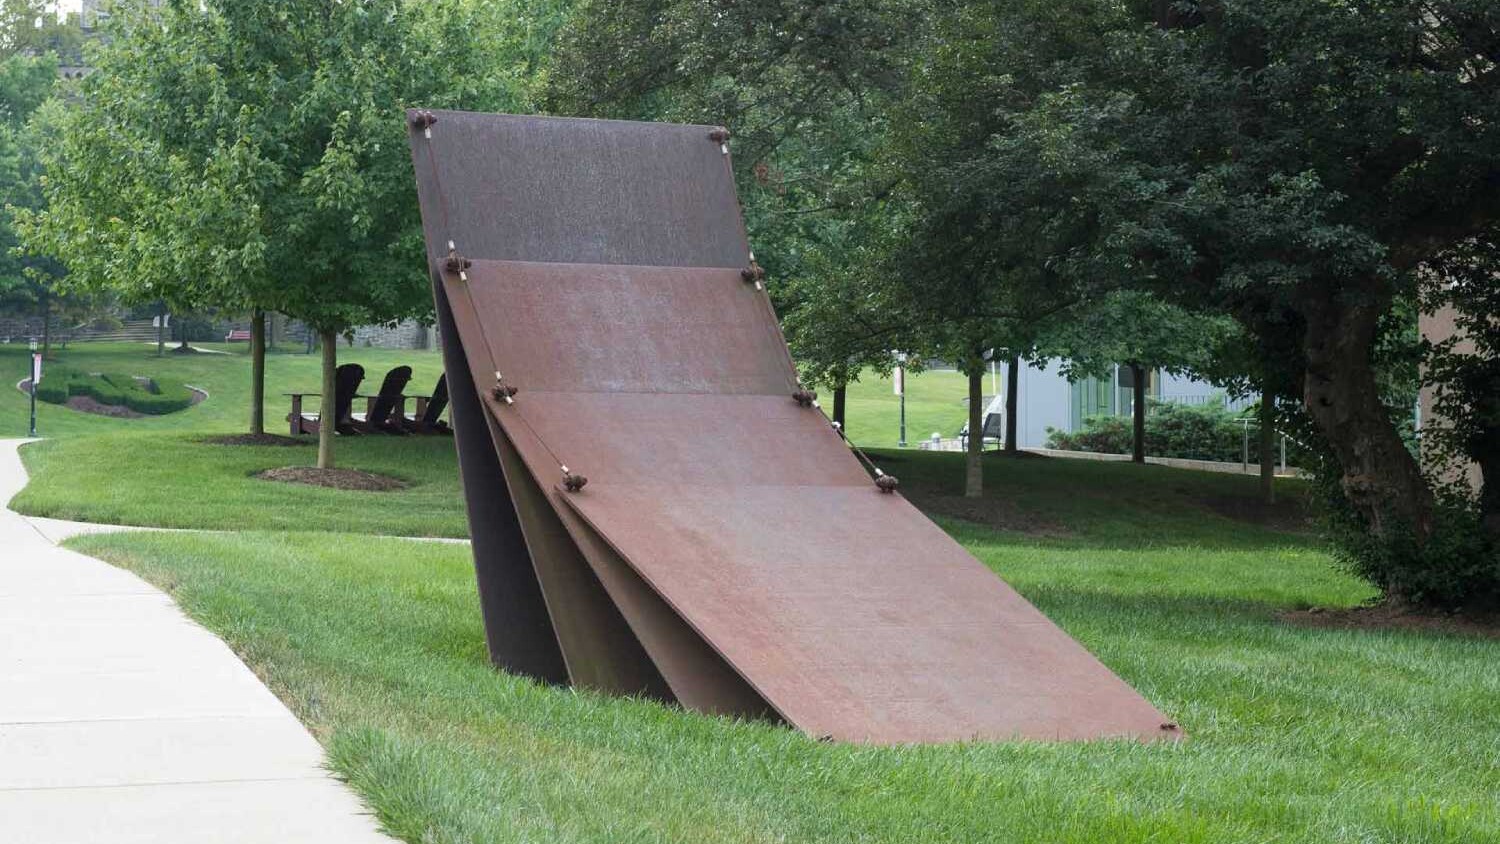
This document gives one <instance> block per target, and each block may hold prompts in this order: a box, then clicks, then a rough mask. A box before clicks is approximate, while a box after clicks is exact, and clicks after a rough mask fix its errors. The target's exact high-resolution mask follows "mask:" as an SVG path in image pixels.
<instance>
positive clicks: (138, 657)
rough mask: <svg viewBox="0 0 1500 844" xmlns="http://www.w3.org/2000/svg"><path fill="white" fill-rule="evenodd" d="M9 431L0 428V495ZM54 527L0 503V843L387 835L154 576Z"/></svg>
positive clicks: (14, 470)
mask: <svg viewBox="0 0 1500 844" xmlns="http://www.w3.org/2000/svg"><path fill="white" fill-rule="evenodd" d="M22 442H24V441H23V440H0V501H3V502H9V500H10V499H11V497H12V496H14V495H15V494H16V493H17V492H19V491H20V489H21V488H22V487H23V486H25V483H26V475H25V470H24V469H23V468H22V466H21V461H20V458H19V456H18V455H17V453H16V449H17V447H18V446H19V445H20V444H21V443H22ZM39 522H40V523H44V524H38V523H39ZM69 524H70V523H57V522H53V520H28V519H25V518H23V517H21V516H19V515H17V514H16V513H13V512H11V511H10V510H9V508H8V507H7V508H6V509H5V510H4V511H3V512H0V841H17V842H21V841H24V842H27V844H51V842H58V843H59V844H62V842H67V844H76V842H84V841H87V842H91V844H92V843H93V842H100V843H101V844H103V843H104V842H109V843H110V844H113V843H114V842H119V844H125V843H126V842H179V841H180V842H195V843H196V842H206V841H212V842H216V844H239V842H244V843H245V844H250V842H255V844H262V842H264V844H271V842H276V844H300V842H320V844H321V842H327V843H328V844H342V842H361V844H363V842H369V843H370V844H377V842H385V843H386V844H389V842H390V841H391V839H389V838H386V837H385V836H383V835H381V834H380V833H379V832H378V831H377V829H376V825H375V822H374V821H373V820H372V819H371V818H370V817H369V816H368V814H367V813H366V812H365V810H364V808H363V806H362V805H361V804H360V802H359V800H358V799H357V798H356V797H355V796H354V794H353V793H352V792H351V791H350V790H349V789H348V788H347V787H345V786H344V785H343V784H341V783H340V782H338V781H337V780H335V779H334V778H333V777H332V776H330V775H329V774H328V772H327V771H326V770H325V769H324V768H323V749H322V747H321V746H320V745H319V744H318V743H317V741H316V740H315V739H313V737H312V736H311V735H310V734H309V733H308V732H307V730H306V729H305V728H304V727H303V726H302V724H301V723H299V722H298V721H297V719H296V718H295V717H294V716H293V715H292V713H291V712H290V711H289V710H288V709H287V708H286V707H285V706H284V705H283V704H282V703H281V701H279V700H277V699H276V697H275V696H274V695H272V694H271V692H270V691H269V690H268V689H267V688H266V687H265V686H264V685H263V684H262V683H261V682H260V680H259V679H258V678H257V677H256V676H255V674H254V673H252V672H251V671H250V669H249V668H247V667H245V664H244V663H242V662H240V660H239V658H238V657H236V656H235V655H234V653H233V652H232V651H230V649H229V648H228V647H227V646H226V645H225V644H224V643H223V642H221V641H219V639H218V638H216V637H215V636H213V635H212V634H211V633H209V632H208V631H207V630H204V629H203V628H202V627H199V626H198V625H197V624H195V623H193V622H192V621H190V620H188V619H187V618H186V617H185V616H184V615H183V614H182V613H181V612H180V611H179V610H178V609H177V607H176V605H175V604H173V603H172V601H171V599H170V598H168V597H167V596H166V595H165V594H163V593H162V592H160V591H158V590H157V589H156V588H155V587H153V586H151V585H150V584H148V583H146V582H145V581H143V580H141V579H140V578H138V577H136V576H135V575H133V574H130V573H129V572H126V571H123V570H121V569H117V568H115V567H113V566H110V565H108V564H106V563H103V562H100V561H99V560H95V559H93V558H91V557H86V556H83V555H81V554H76V553H74V552H72V551H68V550H66V549H63V548H59V547H57V545H56V540H55V539H54V538H53V537H54V536H57V535H71V533H76V532H77V531H69V530H68V529H67V526H68V525H69Z"/></svg>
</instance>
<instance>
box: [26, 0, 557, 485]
mask: <svg viewBox="0 0 1500 844" xmlns="http://www.w3.org/2000/svg"><path fill="white" fill-rule="evenodd" d="M514 11H515V9H514V8H513V7H510V6H508V5H506V4H480V3H470V2H462V0H446V2H436V3H417V2H407V1H406V0H360V2H352V3H351V2H335V0H321V1H320V2H294V1H293V0H274V2H258V3H248V4H247V3H232V2H227V0H214V2H207V3H203V4H199V3H189V2H174V3H170V4H168V5H166V6H164V7H162V8H161V9H159V10H153V9H152V8H150V7H149V6H147V5H145V4H143V3H140V2H133V3H127V4H125V5H123V6H117V7H116V8H115V10H114V14H113V15H112V16H111V19H110V27H111V30H110V37H109V38H108V39H107V40H106V41H104V42H103V43H102V44H101V46H100V47H99V49H98V50H97V51H96V52H95V54H94V64H95V65H96V66H97V68H98V70H97V72H96V73H94V74H93V75H92V76H90V77H89V78H88V79H87V80H86V81H85V83H84V84H83V86H82V95H81V99H80V102H79V103H78V107H77V108H76V110H75V112H74V113H73V114H71V115H70V116H69V118H68V120H67V122H66V124H65V126H64V128H63V131H62V132H61V137H60V142H59V143H58V144H57V146H56V148H55V150H54V152H53V153H52V162H51V163H52V164H53V167H52V169H53V171H54V172H56V173H57V174H58V175H57V177H56V178H54V179H53V181H52V183H51V184H50V185H49V190H48V198H49V201H50V205H49V208H48V209H47V210H46V211H45V212H43V213H40V214H37V215H36V216H35V217H34V218H33V219H32V220H31V222H30V225H29V227H28V232H29V234H30V236H31V237H32V238H33V239H34V241H35V242H36V243H37V244H39V245H41V246H45V247H49V248H52V249H54V250H55V251H56V252H58V253H59V254H67V255H68V256H69V257H68V263H69V268H70V270H71V272H72V276H73V277H74V278H77V279H79V283H80V284H85V285H92V286H99V287H108V288H111V289H115V290H118V291H120V292H121V294H122V296H124V297H125V298H127V299H129V300H132V301H142V302H143V301H152V300H156V299H162V300H165V301H166V302H167V303H168V304H169V306H170V307H171V308H172V310H174V311H185V310H192V309H194V308H199V307H205V306H212V307H217V308H219V309H222V310H241V311H243V310H252V311H253V312H255V313H256V314H257V315H260V314H263V313H264V312H265V311H271V310H275V311H279V312H282V313H286V314H288V315H290V316H292V317H295V318H297V319H300V320H302V321H303V322H305V323H307V324H308V325H309V326H311V327H312V328H313V329H314V330H315V331H316V332H317V334H318V336H319V337H320V339H321V341H322V344H323V370H324V371H323V393H324V403H323V406H324V409H325V414H324V415H325V420H324V423H325V424H323V425H322V426H321V431H322V433H321V436H320V442H319V460H318V463H319V466H320V467H323V468H332V467H333V463H334V458H333V430H334V424H333V423H334V421H335V420H333V419H332V406H333V401H332V396H333V380H334V379H333V375H334V370H335V368H336V366H337V352H336V348H337V338H338V336H339V334H340V333H342V332H345V331H347V330H349V329H350V328H352V327H353V326H356V325H361V324H366V323H376V322H393V321H396V320H399V319H403V318H407V317H424V316H427V315H429V314H430V313H431V306H432V303H431V299H430V294H429V293H428V287H427V274H426V266H425V264H426V260H425V254H424V249H423V241H422V233H421V229H420V222H419V219H418V216H417V203H416V198H415V182H414V179H413V176H412V172H411V163H410V155H409V153H408V151H407V145H406V141H405V126H404V117H403V109H404V108H406V107H408V106H415V105H420V106H422V107H425V108H470V109H490V110H494V109H499V108H507V107H508V108H511V109H515V108H520V107H522V106H523V102H522V100H521V99H520V97H521V86H520V85H519V84H518V83H517V82H516V81H515V80H514V78H513V70H514V69H513V68H512V67H510V66H509V65H508V64H507V60H508V58H509V57H511V56H512V54H513V53H519V52H524V50H525V49H529V48H528V47H526V44H527V43H528V42H526V40H525V37H523V33H519V32H518V31H517V30H516V29H515V26H516V24H515V17H514ZM526 37H529V36H526ZM254 322H262V320H261V319H256V320H254ZM256 333H257V335H259V330H257V332H256ZM254 347H255V348H254V351H255V353H256V357H257V363H256V365H254V366H253V367H252V370H253V372H252V377H253V379H254V380H255V382H256V383H255V384H254V385H253V393H254V394H255V395H256V396H262V395H263V392H264V387H263V371H264V370H263V366H262V365H261V364H260V362H259V358H260V356H261V355H263V354H264V344H263V343H256V344H254ZM263 418H264V411H263V403H261V404H258V406H257V408H256V410H255V412H254V414H253V415H252V426H253V427H256V428H258V427H260V424H261V423H262V421H263Z"/></svg>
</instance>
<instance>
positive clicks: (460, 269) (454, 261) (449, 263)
mask: <svg viewBox="0 0 1500 844" xmlns="http://www.w3.org/2000/svg"><path fill="white" fill-rule="evenodd" d="M443 266H444V267H446V268H447V269H448V272H450V273H457V274H458V277H459V279H460V280H462V281H468V280H469V273H468V272H467V271H468V269H469V268H470V267H472V266H474V262H473V261H470V260H469V259H468V258H465V257H464V256H462V255H460V254H458V250H456V249H449V250H448V257H447V259H446V260H444V261H443Z"/></svg>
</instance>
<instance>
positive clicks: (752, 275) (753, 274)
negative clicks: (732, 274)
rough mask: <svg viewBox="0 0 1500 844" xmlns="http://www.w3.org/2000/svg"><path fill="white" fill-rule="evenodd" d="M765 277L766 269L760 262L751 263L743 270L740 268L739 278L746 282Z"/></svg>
mask: <svg viewBox="0 0 1500 844" xmlns="http://www.w3.org/2000/svg"><path fill="white" fill-rule="evenodd" d="M765 277H766V271H765V270H764V269H763V268H762V267H761V265H760V264H751V265H750V266H748V267H746V268H744V269H743V270H740V278H743V279H744V280H745V281H747V282H748V281H760V280H761V279H763V278H765Z"/></svg>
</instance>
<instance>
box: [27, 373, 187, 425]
mask: <svg viewBox="0 0 1500 844" xmlns="http://www.w3.org/2000/svg"><path fill="white" fill-rule="evenodd" d="M36 396H37V399H39V400H40V401H44V402H48V403H49V404H64V403H66V402H67V400H68V399H69V398H71V397H72V396H88V397H89V398H91V399H93V400H94V401H96V402H98V403H100V404H103V405H109V406H112V407H128V408H130V409H131V410H134V411H136V412H137V413H144V414H146V415H148V416H161V415H165V414H168V413H176V412H177V411H179V410H186V409H187V408H189V407H191V406H192V404H193V391H192V390H189V389H188V388H187V387H185V386H183V385H181V384H165V385H164V384H162V383H160V382H158V381H155V380H147V381H146V382H145V383H142V381H140V380H138V379H137V378H135V377H134V376H132V375H127V374H124V373H119V372H105V373H88V372H79V371H77V370H71V369H64V368H62V367H52V368H51V369H48V370H47V371H46V372H45V373H44V374H43V377H42V383H41V384H39V385H37V393H36Z"/></svg>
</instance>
